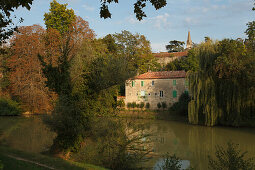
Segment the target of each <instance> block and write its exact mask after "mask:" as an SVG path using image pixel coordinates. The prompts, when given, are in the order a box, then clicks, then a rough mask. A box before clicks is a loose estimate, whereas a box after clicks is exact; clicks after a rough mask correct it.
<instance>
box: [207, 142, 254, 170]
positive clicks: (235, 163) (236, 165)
mask: <svg viewBox="0 0 255 170" xmlns="http://www.w3.org/2000/svg"><path fill="white" fill-rule="evenodd" d="M246 154H247V152H243V153H241V151H240V150H239V149H238V145H236V144H233V143H231V142H228V144H227V148H226V149H224V148H223V147H221V146H216V152H215V156H216V160H215V159H213V158H212V157H211V156H209V164H208V167H209V169H211V170H222V169H224V170H237V169H238V170H239V169H240V170H252V169H254V168H255V164H254V163H253V161H254V159H253V158H248V159H247V158H246V159H245V155H246Z"/></svg>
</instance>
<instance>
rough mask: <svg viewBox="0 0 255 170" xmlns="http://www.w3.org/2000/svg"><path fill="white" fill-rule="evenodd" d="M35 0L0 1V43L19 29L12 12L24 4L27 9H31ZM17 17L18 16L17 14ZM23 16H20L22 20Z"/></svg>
mask: <svg viewBox="0 0 255 170" xmlns="http://www.w3.org/2000/svg"><path fill="white" fill-rule="evenodd" d="M32 1H33V0H15V1H10V0H1V2H0V45H1V44H2V43H3V42H4V41H5V40H6V39H8V38H9V37H10V36H11V35H12V34H13V32H14V31H17V26H14V24H13V21H12V19H11V12H13V11H14V9H17V8H18V7H20V6H22V7H25V8H26V9H28V10H30V6H31V5H32ZM15 18H16V16H15ZM22 20H23V19H22V18H20V22H22Z"/></svg>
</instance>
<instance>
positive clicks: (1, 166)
mask: <svg viewBox="0 0 255 170" xmlns="http://www.w3.org/2000/svg"><path fill="white" fill-rule="evenodd" d="M2 169H4V164H3V163H2V161H1V160H0V170H2Z"/></svg>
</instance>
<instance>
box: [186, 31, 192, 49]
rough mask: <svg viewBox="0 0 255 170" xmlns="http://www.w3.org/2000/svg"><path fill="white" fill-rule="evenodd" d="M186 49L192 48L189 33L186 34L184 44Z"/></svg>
mask: <svg viewBox="0 0 255 170" xmlns="http://www.w3.org/2000/svg"><path fill="white" fill-rule="evenodd" d="M186 48H187V49H191V48H192V41H191V37H190V31H189V32H188V39H187V43H186Z"/></svg>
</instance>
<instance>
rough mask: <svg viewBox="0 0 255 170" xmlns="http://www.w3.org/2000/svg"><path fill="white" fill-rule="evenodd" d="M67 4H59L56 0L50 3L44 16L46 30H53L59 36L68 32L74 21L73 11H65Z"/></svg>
mask: <svg viewBox="0 0 255 170" xmlns="http://www.w3.org/2000/svg"><path fill="white" fill-rule="evenodd" d="M66 6H67V4H60V3H58V2H57V1H56V0H53V1H52V2H51V3H50V12H49V13H45V14H44V21H45V25H46V28H47V29H48V28H54V29H56V30H58V31H59V32H60V33H61V34H64V33H66V32H68V31H69V30H70V26H71V24H72V23H73V22H74V20H75V15H74V11H73V9H67V7H66Z"/></svg>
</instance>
